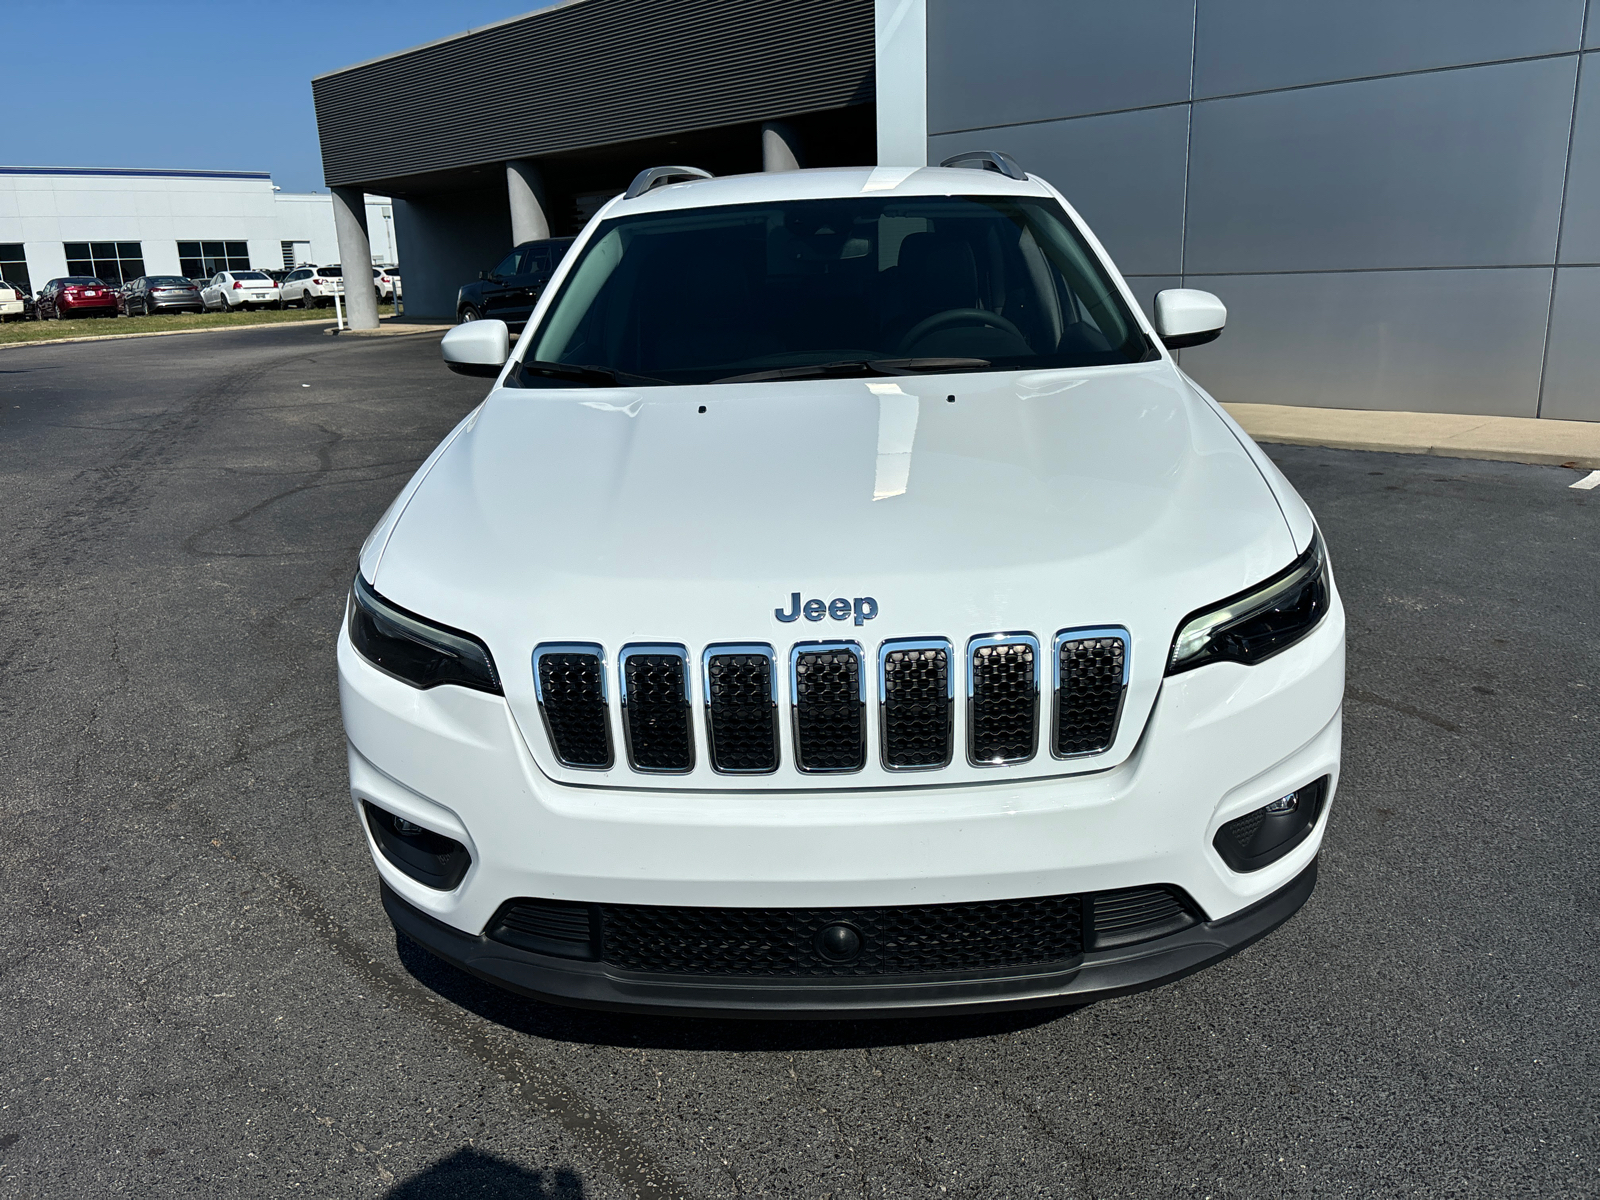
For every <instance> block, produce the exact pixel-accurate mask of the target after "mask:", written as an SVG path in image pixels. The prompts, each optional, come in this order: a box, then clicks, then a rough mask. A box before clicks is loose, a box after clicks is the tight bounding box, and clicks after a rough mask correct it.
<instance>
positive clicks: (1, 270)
mask: <svg viewBox="0 0 1600 1200" xmlns="http://www.w3.org/2000/svg"><path fill="white" fill-rule="evenodd" d="M0 279H4V280H5V281H6V282H7V283H20V284H21V285H22V286H23V287H25V288H27V289H28V291H30V292H32V291H33V281H32V280H30V279H29V278H28V256H27V255H25V254H24V253H23V252H22V243H21V242H0Z"/></svg>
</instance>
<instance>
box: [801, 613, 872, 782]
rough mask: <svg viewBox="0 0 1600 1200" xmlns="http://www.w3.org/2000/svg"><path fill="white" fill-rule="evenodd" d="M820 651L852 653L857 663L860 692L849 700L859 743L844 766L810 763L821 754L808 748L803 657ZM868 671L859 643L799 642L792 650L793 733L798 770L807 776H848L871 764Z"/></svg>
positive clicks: (857, 691) (857, 688) (856, 741)
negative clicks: (802, 668)
mask: <svg viewBox="0 0 1600 1200" xmlns="http://www.w3.org/2000/svg"><path fill="white" fill-rule="evenodd" d="M817 654H848V655H850V656H851V657H852V658H854V659H855V664H856V695H855V698H854V700H853V701H850V702H849V703H850V704H851V705H852V706H853V708H854V718H855V720H854V724H855V731H854V735H855V745H854V747H853V751H854V755H853V757H854V761H853V762H851V763H849V764H848V765H844V766H835V767H828V766H824V767H817V766H808V765H807V758H808V756H810V755H820V754H821V753H822V751H821V750H820V749H819V748H816V747H808V746H807V744H806V736H805V732H804V728H805V724H806V720H805V718H806V715H807V714H806V713H803V712H802V711H801V710H802V708H803V707H804V704H803V693H802V692H801V690H800V689H801V680H800V660H801V659H802V658H806V657H808V656H811V655H817ZM866 707H867V671H866V660H865V658H864V657H863V655H862V653H861V644H860V643H859V642H796V643H795V644H794V646H793V647H792V648H791V649H790V651H789V711H790V713H791V714H792V718H793V719H792V725H791V732H792V736H793V737H794V766H795V770H797V771H799V772H801V773H802V774H805V775H848V774H851V773H853V772H855V771H859V770H861V769H862V768H863V767H865V766H866V765H867V721H866Z"/></svg>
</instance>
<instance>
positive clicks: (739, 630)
mask: <svg viewBox="0 0 1600 1200" xmlns="http://www.w3.org/2000/svg"><path fill="white" fill-rule="evenodd" d="M424 471H425V473H426V475H425V478H423V479H421V480H420V482H419V483H418V484H417V486H416V487H415V492H414V494H413V495H412V496H411V497H410V500H409V502H408V503H405V504H404V507H403V513H401V514H400V515H399V517H398V520H397V521H395V523H394V525H393V529H392V532H391V533H390V534H389V537H388V539H387V542H386V543H383V542H381V541H380V542H379V544H378V545H375V546H373V547H371V548H370V549H369V551H368V553H367V554H366V555H364V561H363V564H362V565H363V570H364V571H365V572H366V573H367V577H368V579H369V580H370V581H371V582H372V583H373V585H374V586H375V587H376V588H377V590H378V591H379V592H380V593H382V594H383V595H385V596H387V597H389V598H390V599H391V600H393V601H394V602H395V603H397V604H400V605H402V606H403V607H406V608H409V609H411V610H413V611H415V612H418V613H421V614H423V615H424V616H427V617H430V618H432V619H435V620H438V621H441V622H443V623H445V624H448V625H452V626H455V627H456V628H460V629H466V630H470V631H472V632H473V633H476V634H477V635H478V636H480V637H482V638H484V639H485V641H486V642H487V643H488V644H489V647H490V649H491V651H492V652H493V654H494V657H495V661H496V663H497V665H498V667H499V670H500V672H501V675H502V676H503V677H504V680H505V689H506V696H507V700H508V701H509V703H510V704H511V707H512V709H513V712H514V713H515V714H516V716H517V719H518V722H519V724H520V725H521V727H522V730H523V733H524V734H525V735H526V736H527V740H528V743H529V746H530V748H531V750H532V751H533V753H534V756H535V758H536V759H537V760H538V762H539V763H540V766H541V767H542V768H543V769H544V770H545V771H546V772H547V773H548V774H550V775H551V776H552V777H555V778H558V779H565V780H568V781H571V782H583V783H589V784H596V783H610V784H612V785H616V786H650V787H655V788H659V787H662V786H664V785H665V786H671V787H682V788H691V789H696V790H698V789H700V788H702V787H737V788H739V789H741V790H749V789H750V788H752V787H758V788H759V787H764V786H770V787H774V788H794V787H796V786H805V787H808V788H810V787H817V786H821V787H862V786H873V785H875V784H877V785H892V786H906V785H907V784H908V783H922V784H940V785H947V784H949V783H952V782H960V781H963V780H974V781H976V780H985V781H993V780H995V779H996V777H997V775H998V774H1002V773H1004V774H1007V775H1009V776H1011V777H1018V778H1026V777H1036V776H1041V775H1055V774H1067V773H1075V772H1081V771H1084V770H1101V769H1105V768H1106V767H1108V766H1112V765H1115V764H1116V763H1118V762H1120V761H1122V760H1123V759H1124V758H1126V756H1127V755H1128V753H1129V752H1130V751H1131V750H1132V748H1133V746H1134V745H1135V743H1136V742H1137V740H1138V735H1139V733H1140V731H1141V730H1142V728H1143V725H1144V722H1145V719H1146V717H1147V716H1148V713H1149V710H1150V707H1151V705H1152V704H1153V702H1154V698H1155V695H1156V693H1157V692H1158V691H1159V688H1160V683H1161V678H1162V675H1163V670H1162V668H1163V665H1164V662H1165V657H1166V654H1167V651H1168V648H1169V645H1170V643H1171V639H1172V636H1173V631H1174V629H1175V628H1176V625H1177V623H1178V621H1179V620H1180V619H1181V618H1182V617H1183V616H1184V615H1186V614H1187V613H1189V612H1190V611H1192V610H1193V609H1195V608H1197V607H1199V606H1201V605H1203V604H1206V603H1208V602H1210V601H1213V600H1219V599H1222V598H1223V597H1226V596H1228V595H1231V594H1232V593H1234V592H1238V591H1240V590H1242V589H1243V588H1246V587H1248V586H1250V585H1251V584H1253V583H1256V582H1258V581H1259V580H1261V579H1262V578H1264V577H1266V576H1267V575H1270V574H1272V573H1273V572H1274V571H1276V570H1278V569H1280V568H1282V567H1283V566H1285V565H1286V564H1287V563H1288V562H1290V561H1291V560H1292V559H1293V557H1294V554H1295V547H1294V545H1293V541H1292V539H1291V536H1290V533H1289V529H1288V526H1287V524H1286V523H1285V520H1284V517H1283V515H1282V513H1281V512H1280V510H1279V507H1278V504H1277V502H1276V501H1275V499H1274V497H1273V494H1272V492H1271V490H1270V489H1269V488H1268V486H1267V484H1266V482H1265V480H1264V479H1263V477H1262V475H1261V472H1260V471H1259V469H1258V468H1257V467H1256V465H1255V464H1254V463H1253V462H1252V460H1251V458H1250V456H1249V455H1248V454H1247V453H1246V451H1245V449H1244V448H1243V446H1242V445H1241V444H1240V442H1239V440H1238V439H1237V438H1236V437H1235V436H1234V434H1233V433H1232V432H1231V431H1230V430H1229V429H1228V427H1227V426H1226V425H1225V424H1224V422H1223V421H1222V419H1221V418H1220V417H1219V416H1218V415H1217V413H1216V412H1215V411H1214V410H1213V409H1212V408H1211V407H1210V406H1209V405H1208V404H1207V403H1206V402H1205V401H1204V400H1203V399H1201V398H1200V397H1199V396H1198V395H1197V394H1196V393H1195V391H1194V390H1193V389H1192V388H1191V387H1190V386H1189V385H1188V384H1187V383H1186V382H1185V381H1184V380H1183V379H1182V377H1181V376H1180V375H1179V374H1178V372H1177V371H1176V370H1174V368H1173V367H1172V366H1171V365H1169V364H1167V363H1165V362H1156V363H1149V364H1141V365H1137V366H1128V367H1101V368H1092V369H1087V370H1069V371H1049V372H1022V373H1007V374H983V375H946V376H938V377H920V376H919V377H912V378H904V379H898V380H877V379H871V380H844V381H839V380H832V381H822V380H819V381H796V382H788V383H759V384H735V385H728V384H724V385H717V386H709V387H681V388H676V387H675V388H647V389H640V390H637V391H629V390H623V389H605V390H587V389H586V390H572V391H566V390H516V389H501V390H497V391H495V392H494V393H492V394H491V395H490V397H489V398H488V400H486V401H485V403H484V404H483V406H482V407H481V408H480V409H479V410H478V411H477V412H476V413H475V414H473V416H472V417H471V418H469V419H468V421H466V422H464V423H463V425H462V427H461V428H460V429H459V430H458V432H457V434H456V435H455V437H454V439H453V440H452V441H451V442H450V444H449V445H448V446H447V447H446V448H444V449H443V452H442V453H440V454H439V455H438V457H437V459H436V461H434V462H433V464H432V466H431V468H426V467H425V468H424ZM380 555H381V557H380ZM796 594H798V595H799V596H800V598H801V603H802V605H803V604H804V601H806V600H811V599H818V600H822V601H824V602H828V601H832V600H834V599H836V598H842V599H844V600H847V601H849V602H850V610H851V611H850V615H849V616H848V617H846V618H845V619H844V620H842V621H841V620H834V619H832V618H831V617H829V616H826V615H825V616H823V618H822V619H821V620H819V621H810V620H807V619H805V618H804V617H802V618H801V619H800V620H797V621H784V620H782V619H780V614H783V615H787V614H788V612H789V611H790V610H791V608H792V604H793V597H794V596H795V595H796ZM869 597H870V598H871V600H872V601H873V602H874V603H873V604H871V605H866V604H861V605H858V604H856V600H857V598H869ZM858 610H859V611H860V613H862V614H865V613H867V612H870V611H873V610H875V612H876V615H875V616H874V617H873V618H872V619H870V620H866V619H862V620H861V621H860V623H858V621H857V612H858ZM814 611H815V610H814ZM1082 626H1124V627H1126V628H1127V629H1128V630H1129V631H1130V632H1131V634H1132V647H1131V651H1130V684H1129V693H1128V696H1127V700H1126V702H1125V708H1124V714H1123V718H1122V721H1121V725H1120V731H1119V733H1118V736H1117V740H1116V743H1115V744H1114V745H1113V747H1112V748H1111V750H1110V751H1108V752H1107V753H1106V754H1103V755H1098V756H1096V757H1095V758H1094V759H1086V760H1077V761H1064V762H1063V761H1056V760H1053V759H1051V758H1050V756H1049V754H1048V753H1047V752H1045V753H1042V754H1041V755H1040V756H1039V757H1037V758H1035V759H1034V760H1033V762H1031V763H1027V764H1023V765H1021V766H1018V767H1014V768H1003V769H996V768H975V767H970V766H968V765H967V764H965V763H964V761H962V757H961V755H960V754H958V755H957V762H956V763H955V764H954V765H953V766H952V767H950V768H948V769H946V770H944V771H939V772H933V773H931V774H929V775H924V776H922V777H921V778H920V779H915V780H908V779H907V777H906V776H904V775H899V774H890V773H886V772H882V771H881V769H880V768H878V767H877V765H876V763H875V761H874V762H873V763H871V764H870V765H869V767H868V768H867V770H866V771H864V772H861V773H857V774H855V775H851V776H844V777H837V778H827V777H802V776H798V775H795V774H793V773H792V772H788V773H787V774H786V771H785V770H784V769H780V771H779V772H778V774H777V775H775V776H771V777H765V778H758V779H752V778H751V777H738V778H731V779H730V778H728V777H722V776H717V775H714V774H712V773H711V772H710V771H709V769H707V768H706V767H705V766H704V764H703V763H702V764H701V765H699V766H697V768H696V770H695V772H694V773H693V774H692V775H690V776H683V777H678V778H676V779H670V780H664V779H662V778H661V777H659V776H655V777H650V776H639V775H636V774H634V773H633V772H631V771H630V770H629V769H628V768H627V766H626V765H619V766H617V767H616V768H614V769H613V770H612V771H610V772H607V773H596V772H571V771H567V770H566V769H564V768H562V767H560V766H559V765H558V764H556V763H554V761H553V759H552V758H551V756H550V754H549V750H548V747H547V746H546V745H545V743H544V735H543V732H542V729H541V726H540V721H539V718H538V711H537V706H536V702H535V699H534V695H533V680H532V668H531V653H532V650H533V648H534V646H535V645H537V644H538V643H540V642H546V641H564V642H565V641H583V642H598V643H600V644H601V645H603V646H604V647H605V648H606V653H607V661H608V664H610V665H611V668H612V670H613V671H614V669H615V666H614V664H615V661H616V652H617V650H618V649H619V648H621V647H622V646H623V645H625V644H626V643H629V642H676V643H681V644H683V645H685V646H686V647H687V648H688V650H689V654H690V657H691V659H692V660H693V661H695V662H698V658H699V654H700V652H701V650H702V649H703V648H704V647H705V646H706V645H708V644H710V643H714V642H767V643H770V644H772V645H773V646H774V647H775V649H776V650H777V653H778V656H779V659H780V662H782V661H784V660H785V659H786V656H787V653H788V650H789V648H790V646H792V645H793V644H794V643H795V642H797V641H808V640H819V639H854V640H857V641H859V642H860V643H861V644H862V647H863V649H864V650H865V652H866V654H867V656H868V659H869V662H870V661H872V657H873V655H874V654H875V652H876V649H877V645H878V643H879V642H880V641H882V640H885V639H888V638H900V637H945V638H948V639H949V640H950V641H951V642H952V643H953V644H954V645H955V647H956V650H957V658H958V661H960V659H961V656H962V654H963V653H964V649H965V645H966V643H967V641H968V639H969V638H971V637H973V636H977V635H982V634H988V633H994V632H1001V631H1005V632H1012V631H1027V632H1032V633H1033V634H1035V635H1036V636H1037V637H1039V638H1040V640H1041V641H1042V642H1043V643H1044V644H1045V645H1046V646H1047V647H1048V644H1049V640H1050V638H1051V637H1053V636H1054V634H1055V633H1056V632H1057V631H1058V630H1061V629H1065V628H1073V627H1082ZM696 675H697V676H698V670H697V671H696ZM958 679H960V680H964V672H963V673H961V674H960V675H958ZM699 686H700V685H699V682H698V678H697V680H696V697H697V701H698V698H699V695H700V692H699ZM960 686H961V685H960V684H958V698H959V688H960ZM615 691H616V689H615V685H614V683H613V687H612V693H613V704H615ZM875 692H876V690H875V688H873V687H870V686H869V689H868V696H869V704H870V703H872V702H873V701H874V697H875ZM781 695H782V698H783V702H784V704H785V706H786V705H787V702H788V701H787V694H786V689H784V690H783V692H782V693H781ZM958 708H959V704H958ZM614 715H615V714H614ZM696 721H697V726H698V724H699V722H700V717H699V716H698V715H697V717H696ZM957 725H958V735H959V731H960V728H961V722H960V717H959V714H958V720H957ZM614 731H615V726H614ZM874 753H875V751H874ZM701 757H702V758H703V757H704V756H703V755H702V756H701ZM789 761H790V759H789V755H788V754H787V747H786V753H785V763H786V765H787V764H788V763H789Z"/></svg>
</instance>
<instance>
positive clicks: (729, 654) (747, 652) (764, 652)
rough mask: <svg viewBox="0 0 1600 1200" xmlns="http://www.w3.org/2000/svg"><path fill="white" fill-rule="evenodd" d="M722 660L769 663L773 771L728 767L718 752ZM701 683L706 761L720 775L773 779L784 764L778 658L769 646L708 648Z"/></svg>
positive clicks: (744, 644)
mask: <svg viewBox="0 0 1600 1200" xmlns="http://www.w3.org/2000/svg"><path fill="white" fill-rule="evenodd" d="M719 658H764V659H766V661H767V690H768V697H769V701H770V707H771V716H770V720H769V723H768V727H769V728H770V730H771V736H772V765H771V766H770V767H727V766H723V765H722V756H721V755H719V753H718V751H717V719H716V715H715V713H714V712H713V705H712V673H713V660H715V659H719ZM700 679H701V683H702V687H703V691H704V701H705V708H706V748H707V755H706V761H707V762H708V763H710V764H711V769H712V770H713V771H715V772H716V773H717V774H718V775H771V774H772V773H773V772H774V771H776V770H777V769H778V767H779V765H780V764H781V763H782V762H783V750H782V747H781V746H780V741H781V739H780V738H779V735H778V725H779V722H778V656H777V654H776V653H775V652H774V651H773V649H772V647H771V646H770V645H769V644H768V643H766V642H721V643H717V644H715V645H711V646H707V647H706V648H705V651H704V652H703V653H702V654H701V655H700Z"/></svg>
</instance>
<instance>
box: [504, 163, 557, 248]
mask: <svg viewBox="0 0 1600 1200" xmlns="http://www.w3.org/2000/svg"><path fill="white" fill-rule="evenodd" d="M506 191H507V192H508V193H509V194H510V197H511V244H512V245H513V246H520V245H522V243H523V242H542V241H543V240H544V239H545V238H547V237H549V236H550V218H549V217H548V216H547V215H546V212H545V199H544V179H543V177H542V176H541V175H540V174H539V168H538V167H536V166H534V165H533V164H532V163H531V162H526V161H519V162H508V163H507V164H506Z"/></svg>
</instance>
